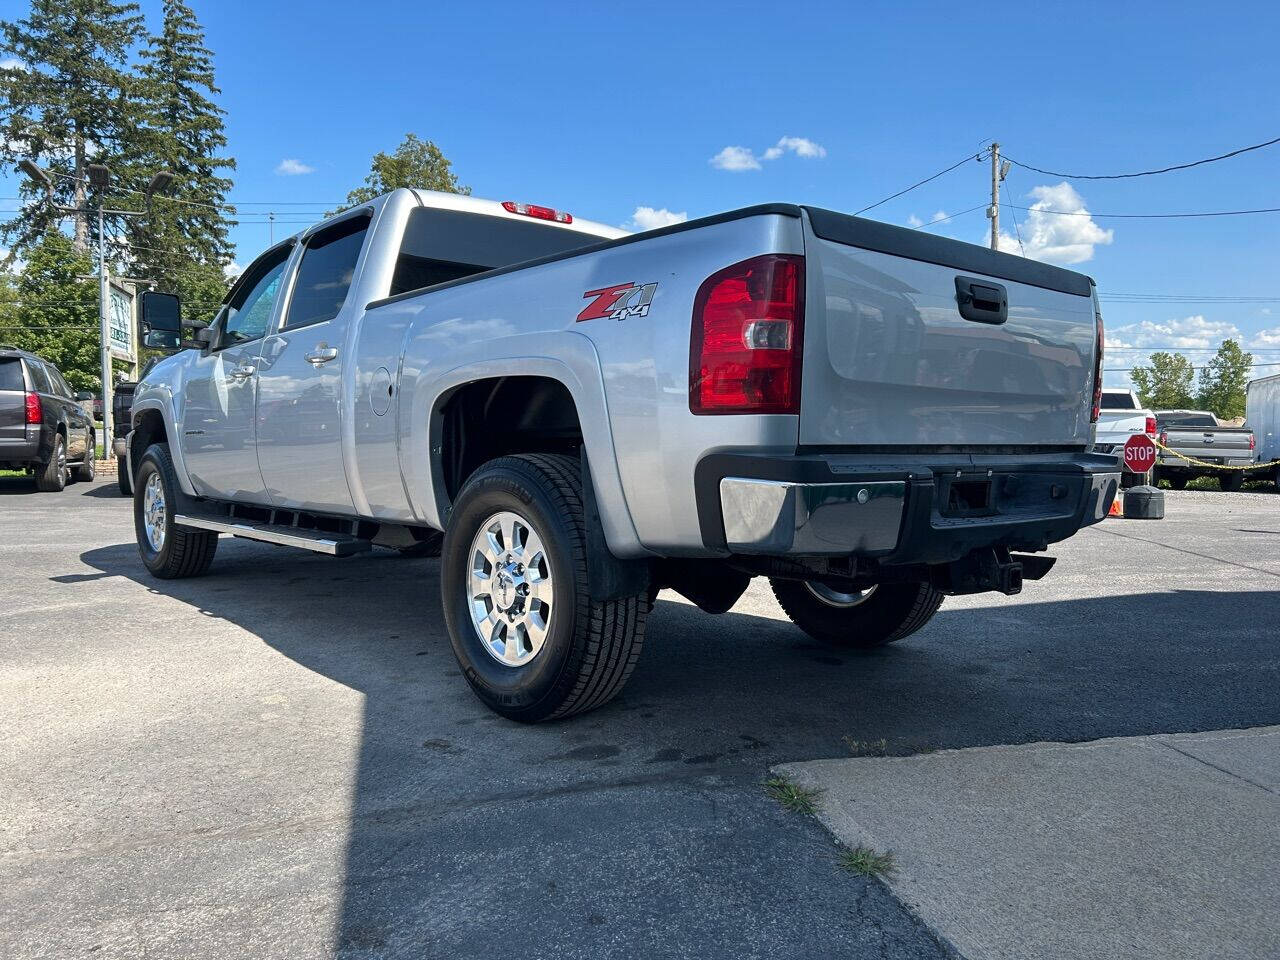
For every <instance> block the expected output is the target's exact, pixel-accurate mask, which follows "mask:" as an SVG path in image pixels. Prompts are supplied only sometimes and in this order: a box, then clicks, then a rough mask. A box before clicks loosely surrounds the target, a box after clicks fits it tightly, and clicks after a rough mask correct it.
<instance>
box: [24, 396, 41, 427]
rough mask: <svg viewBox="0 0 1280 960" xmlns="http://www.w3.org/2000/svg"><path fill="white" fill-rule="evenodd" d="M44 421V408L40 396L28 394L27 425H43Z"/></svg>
mask: <svg viewBox="0 0 1280 960" xmlns="http://www.w3.org/2000/svg"><path fill="white" fill-rule="evenodd" d="M43 421H44V408H43V407H42V406H41V405H40V394H38V393H28V394H27V423H41V422H43Z"/></svg>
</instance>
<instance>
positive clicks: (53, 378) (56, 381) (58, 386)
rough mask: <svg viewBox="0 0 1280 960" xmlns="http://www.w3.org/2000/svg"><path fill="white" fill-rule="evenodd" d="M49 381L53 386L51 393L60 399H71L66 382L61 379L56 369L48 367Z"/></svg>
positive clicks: (69, 389) (60, 374)
mask: <svg viewBox="0 0 1280 960" xmlns="http://www.w3.org/2000/svg"><path fill="white" fill-rule="evenodd" d="M49 380H50V382H51V383H52V384H53V392H54V393H56V394H57V395H58V396H60V397H66V398H67V399H68V400H70V399H71V388H70V387H68V386H67V381H65V380H63V379H62V373H61V372H60V371H59V370H58V368H57V367H49Z"/></svg>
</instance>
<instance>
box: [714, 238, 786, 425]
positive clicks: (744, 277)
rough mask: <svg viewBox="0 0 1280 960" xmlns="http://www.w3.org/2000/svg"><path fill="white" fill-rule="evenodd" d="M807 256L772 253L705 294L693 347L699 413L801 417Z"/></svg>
mask: <svg viewBox="0 0 1280 960" xmlns="http://www.w3.org/2000/svg"><path fill="white" fill-rule="evenodd" d="M803 333H804V258H803V257H800V256H795V255H792V254H767V255H766V256H763V257H754V258H752V259H751V260H744V261H743V262H742V263H735V264H734V265H733V266H731V267H726V268H725V269H723V270H721V271H720V272H719V273H715V274H712V275H711V276H710V277H708V278H707V279H706V280H704V281H703V282H702V286H701V287H699V288H698V295H697V296H696V297H695V298H694V301H693V329H692V332H691V336H690V344H689V409H690V410H691V411H693V412H694V413H700V414H702V413H799V412H800V354H801V352H802V345H803Z"/></svg>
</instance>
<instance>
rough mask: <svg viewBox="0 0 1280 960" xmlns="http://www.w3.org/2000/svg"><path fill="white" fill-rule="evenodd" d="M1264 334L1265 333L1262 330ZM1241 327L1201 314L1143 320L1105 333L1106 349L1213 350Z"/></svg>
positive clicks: (1232, 337) (1236, 335)
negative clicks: (1210, 318) (1170, 348)
mask: <svg viewBox="0 0 1280 960" xmlns="http://www.w3.org/2000/svg"><path fill="white" fill-rule="evenodd" d="M1264 332H1265V331H1264ZM1239 337H1240V328H1239V327H1237V326H1236V325H1235V324H1234V323H1228V322H1227V321H1226V320H1208V319H1206V318H1205V317H1204V316H1202V315H1200V314H1196V315H1194V316H1190V317H1182V318H1180V319H1174V320H1165V321H1163V322H1156V321H1153V320H1143V321H1142V322H1140V323H1127V324H1124V325H1123V326H1119V327H1113V328H1110V329H1108V330H1107V344H1106V345H1107V347H1111V346H1113V345H1114V346H1115V347H1116V348H1120V349H1124V348H1148V349H1149V348H1151V347H1173V348H1175V349H1179V350H1199V349H1216V348H1217V346H1218V344H1220V343H1221V342H1222V341H1223V340H1228V339H1238V338H1239Z"/></svg>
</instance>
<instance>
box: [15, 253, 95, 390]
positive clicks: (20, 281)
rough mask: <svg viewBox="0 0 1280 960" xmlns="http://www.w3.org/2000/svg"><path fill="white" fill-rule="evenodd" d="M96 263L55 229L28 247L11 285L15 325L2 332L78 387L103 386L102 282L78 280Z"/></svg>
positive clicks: (85, 388) (73, 387)
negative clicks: (100, 341)
mask: <svg viewBox="0 0 1280 960" xmlns="http://www.w3.org/2000/svg"><path fill="white" fill-rule="evenodd" d="M92 270H93V263H92V261H91V260H90V258H89V257H88V255H86V254H84V253H81V252H80V251H78V250H77V249H76V247H75V243H74V241H72V240H71V238H69V237H67V236H66V235H64V234H62V233H59V232H58V231H57V230H50V231H48V232H47V233H45V234H44V235H43V236H42V237H41V238H40V239H39V240H38V241H37V242H36V243H34V244H31V245H30V246H29V247H28V249H27V262H26V266H25V267H24V269H23V271H22V273H21V274H19V276H18V277H17V280H16V281H15V282H14V284H13V293H14V298H15V299H16V301H17V309H16V311H15V321H14V322H15V323H16V324H17V329H15V330H9V331H4V335H3V336H0V339H3V340H4V341H5V342H7V343H12V344H14V345H15V346H18V347H22V348H23V349H24V350H30V351H32V352H33V353H38V354H40V356H42V357H44V358H45V359H46V360H48V361H50V362H51V363H53V364H54V365H56V366H57V368H58V369H59V370H61V371H62V375H63V377H65V378H66V381H67V383H68V384H70V385H71V387H72V389H74V390H93V391H94V392H95V393H96V392H98V391H99V390H100V389H101V382H102V378H101V375H100V368H99V359H98V286H97V284H96V283H95V282H94V281H92V280H80V279H77V278H78V277H83V276H84V275H85V274H88V273H91V272H92Z"/></svg>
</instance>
